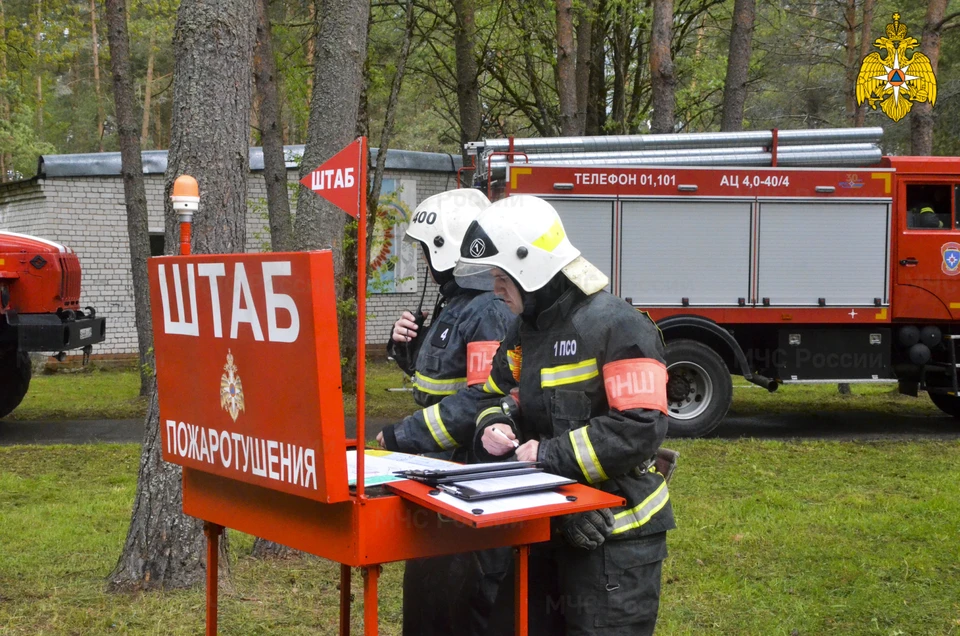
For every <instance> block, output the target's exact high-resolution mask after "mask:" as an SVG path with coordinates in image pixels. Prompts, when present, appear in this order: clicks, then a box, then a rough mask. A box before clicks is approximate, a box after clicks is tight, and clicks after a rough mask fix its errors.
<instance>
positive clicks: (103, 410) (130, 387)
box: [9, 370, 147, 420]
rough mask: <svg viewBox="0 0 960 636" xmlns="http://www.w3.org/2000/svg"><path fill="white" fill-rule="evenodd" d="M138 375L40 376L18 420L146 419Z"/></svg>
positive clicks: (18, 411) (14, 415) (20, 408)
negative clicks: (144, 417)
mask: <svg viewBox="0 0 960 636" xmlns="http://www.w3.org/2000/svg"><path fill="white" fill-rule="evenodd" d="M139 392H140V374H139V372H137V371H99V370H90V371H82V372H61V373H55V374H53V375H36V376H34V377H33V379H32V380H31V381H30V390H29V391H27V395H26V396H25V397H24V398H23V402H21V403H20V406H18V407H17V408H16V410H15V411H14V412H13V413H12V414H11V415H10V416H9V417H10V418H12V419H18V420H60V419H66V420H73V419H101V418H102V419H128V418H136V417H143V415H144V413H146V409H147V401H146V398H140V397H139Z"/></svg>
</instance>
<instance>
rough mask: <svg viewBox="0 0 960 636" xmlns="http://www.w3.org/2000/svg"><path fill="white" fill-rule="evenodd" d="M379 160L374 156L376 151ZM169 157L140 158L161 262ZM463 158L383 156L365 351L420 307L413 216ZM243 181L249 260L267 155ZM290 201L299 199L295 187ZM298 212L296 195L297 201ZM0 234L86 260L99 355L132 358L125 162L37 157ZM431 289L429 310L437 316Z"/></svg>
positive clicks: (260, 232)
mask: <svg viewBox="0 0 960 636" xmlns="http://www.w3.org/2000/svg"><path fill="white" fill-rule="evenodd" d="M285 150H286V152H287V156H288V159H289V162H288V164H287V169H288V171H287V174H288V178H289V180H290V182H291V183H294V184H296V182H297V177H298V168H297V158H298V156H299V155H302V153H303V146H287V147H286V149H285ZM372 154H373V158H374V159H375V156H376V149H373V150H372ZM166 165H167V153H166V151H148V152H144V153H143V168H144V176H145V181H146V183H145V186H146V193H147V208H148V212H149V229H150V239H151V250H152V251H153V252H154V253H155V254H162V253H163V198H162V197H163V179H164V177H163V173H164V170H165V169H166ZM459 167H460V157H459V156H453V155H449V154H442V153H426V152H412V151H404V150H390V151H388V153H387V163H386V171H385V173H384V184H383V190H382V191H383V195H382V197H381V204H382V205H381V209H386V210H388V212H389V217H388V218H387V219H386V220H385V221H382V222H378V223H377V227H376V230H375V234H374V245H373V249H372V250H371V252H372V254H371V261H372V263H371V264H372V265H373V266H374V269H373V272H374V273H373V281H372V282H371V284H370V288H369V295H368V301H367V308H368V322H367V342H368V343H369V344H371V345H380V344H384V343H386V341H387V338H388V336H389V333H390V328H391V326H392V325H393V322H394V320H396V317H397V316H398V315H399V313H400V312H401V311H402V310H403V309H413V308H416V306H417V303H418V302H419V300H420V294H421V291H422V285H423V284H424V277H425V276H426V277H429V274H428V273H427V272H426V269H425V264H424V263H423V259H422V258H420V257H419V256H418V251H417V250H416V249H414V248H413V247H412V246H408V245H403V244H402V242H401V240H400V239H401V238H402V236H403V230H404V228H405V224H404V223H403V215H404V214H405V213H406V214H409V212H410V211H412V210H413V209H414V208H415V207H416V206H417V204H419V203H420V202H421V201H422V200H423V199H425V198H426V197H428V196H431V195H433V194H436V193H438V192H443V191H444V190H449V189H452V188H455V187H457V172H456V171H457V169H458V168H459ZM250 168H251V171H250V177H249V179H248V182H247V201H248V208H247V209H248V212H247V251H248V252H256V251H260V250H262V249H264V247H265V246H269V244H270V230H269V227H268V224H267V216H266V188H265V186H264V181H263V153H262V151H261V149H260V148H252V149H251V150H250ZM291 192H292V193H294V195H295V193H296V189H295V188H292V189H291ZM291 203H292V205H291V209H292V210H294V211H295V206H296V196H293V197H292V199H291ZM0 229H4V230H9V231H12V232H20V233H23V234H33V235H35V236H39V237H42V238H46V239H50V240H53V241H58V242H61V243H63V244H65V245H68V246H69V247H71V248H72V249H73V250H74V251H76V252H77V254H78V256H79V257H80V264H81V266H82V267H83V283H82V285H83V292H82V297H81V299H80V302H81V305H82V306H91V307H95V308H96V309H97V311H98V312H99V314H100V315H102V316H105V317H107V339H106V341H105V342H103V343H102V344H100V345H97V346H96V347H95V348H94V356H95V357H96V356H106V355H125V354H135V353H136V351H137V333H136V327H135V324H134V306H133V283H132V277H131V274H130V247H129V242H128V239H127V223H126V207H125V205H124V198H123V183H122V179H121V177H120V153H96V154H83V155H47V156H43V157H41V158H40V162H39V167H38V171H37V175H36V176H35V177H33V178H31V179H26V180H23V181H15V182H11V183H3V184H0ZM434 298H435V286H434V285H433V281H429V282H428V290H427V296H426V300H425V301H424V305H425V306H426V308H427V309H428V310H429V309H432V307H433V299H434Z"/></svg>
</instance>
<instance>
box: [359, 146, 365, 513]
mask: <svg viewBox="0 0 960 636" xmlns="http://www.w3.org/2000/svg"><path fill="white" fill-rule="evenodd" d="M359 141H360V143H359V146H360V161H359V164H360V175H359V178H358V179H357V180H358V181H359V184H358V186H359V188H358V189H359V190H360V199H359V201H358V205H359V206H360V210H359V214H358V215H357V498H358V499H359V500H360V501H361V502H362V501H363V500H364V499H366V495H364V492H363V490H364V488H363V487H364V481H365V478H364V475H365V473H364V467H363V464H364V448H365V447H366V434H365V430H364V428H365V426H364V424H365V422H364V406H365V404H364V402H365V397H366V396H365V387H366V382H365V379H366V366H367V365H366V361H367V360H366V359H367V342H366V340H367V338H366V332H367V320H366V318H367V138H366V137H360V139H359Z"/></svg>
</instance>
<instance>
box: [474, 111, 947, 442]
mask: <svg viewBox="0 0 960 636" xmlns="http://www.w3.org/2000/svg"><path fill="white" fill-rule="evenodd" d="M881 133H882V130H881V129H840V130H826V131H823V130H820V131H817V130H804V131H759V132H746V133H713V134H702V135H643V136H640V139H641V140H640V141H639V142H636V141H631V138H626V137H620V138H613V140H612V141H609V142H604V141H603V140H604V139H605V138H602V137H597V138H572V139H571V138H558V139H548V140H508V141H503V140H498V141H497V142H495V143H491V142H489V141H488V142H476V143H475V144H474V147H473V150H474V151H475V152H477V154H478V157H479V158H480V159H481V160H480V161H478V164H477V165H478V167H480V168H481V169H480V170H479V172H480V178H481V179H482V180H484V181H485V185H487V186H488V187H489V188H491V189H492V190H494V193H495V194H497V193H499V195H500V196H511V195H515V194H521V193H522V194H532V195H537V196H540V197H542V198H545V199H547V200H548V201H550V202H551V203H552V204H553V205H554V206H555V207H556V209H557V210H558V211H559V213H560V216H561V218H562V220H563V223H564V226H565V228H566V230H567V234H568V235H569V236H570V238H571V240H572V242H573V243H574V245H575V246H577V247H578V248H579V249H580V250H581V252H582V253H583V255H584V256H585V257H586V258H587V259H588V260H590V261H591V262H592V263H594V264H596V265H597V266H598V267H599V268H600V269H602V270H603V271H604V272H605V273H606V274H607V275H608V276H609V278H610V285H609V287H608V290H609V291H610V292H612V293H614V294H616V295H618V296H620V297H622V298H624V299H625V300H626V301H627V302H629V303H631V304H632V305H633V306H634V307H636V308H637V309H640V310H643V311H646V312H648V313H649V314H650V315H651V316H652V317H653V318H654V320H656V321H657V324H658V325H659V327H660V330H661V332H662V333H663V337H664V340H665V343H666V361H667V366H668V369H669V382H668V387H667V393H668V401H669V409H670V434H671V435H673V436H689V437H697V436H701V435H705V434H707V433H709V432H710V431H712V430H713V429H714V428H715V427H716V426H717V425H718V424H719V423H720V421H721V420H722V419H723V417H724V416H725V414H726V413H727V410H728V408H729V406H730V403H731V399H732V383H731V374H733V375H740V376H742V377H743V378H745V379H746V380H748V381H749V382H752V383H754V384H757V385H759V386H761V387H763V388H765V389H767V390H769V391H774V390H776V388H777V387H778V386H779V385H780V384H791V383H853V382H898V383H899V388H900V391H901V392H902V393H907V394H910V395H914V396H916V395H918V392H919V391H920V390H924V391H926V392H927V393H928V394H929V396H930V399H931V400H932V401H933V403H934V404H935V405H936V406H937V407H939V408H940V409H941V410H943V411H944V412H946V413H948V414H950V415H952V416H954V417H960V397H958V395H960V392H958V379H957V367H958V360H957V358H958V354H957V349H956V346H955V345H956V342H957V340H958V339H960V322H958V321H960V210H958V202H960V158H956V157H882V156H881V153H880V150H879V148H878V146H877V142H878V141H879V137H880V134H881ZM498 144H499V145H498ZM604 144H605V145H604ZM631 144H632V145H631ZM638 144H639V145H638ZM644 144H645V145H644Z"/></svg>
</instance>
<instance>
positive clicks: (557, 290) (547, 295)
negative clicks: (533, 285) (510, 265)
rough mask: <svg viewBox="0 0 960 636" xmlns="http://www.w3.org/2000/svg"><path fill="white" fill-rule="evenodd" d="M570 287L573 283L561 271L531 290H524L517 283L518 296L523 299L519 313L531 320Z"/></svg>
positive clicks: (550, 305) (551, 304)
mask: <svg viewBox="0 0 960 636" xmlns="http://www.w3.org/2000/svg"><path fill="white" fill-rule="evenodd" d="M514 283H515V284H516V280H514ZM571 287H573V283H571V282H570V280H569V279H568V278H567V277H566V276H565V275H564V274H563V272H558V273H557V274H555V275H554V277H553V278H551V279H550V281H549V282H548V283H547V284H546V285H544V286H543V287H541V288H540V289H535V290H534V291H532V292H528V291H524V290H523V287H521V286H520V285H517V289H518V290H520V298H521V299H523V312H522V313H521V315H522V316H523V318H524V319H525V320H527V321H528V322H533V321H534V320H536V319H537V317H538V316H539V315H540V314H541V313H543V312H544V310H546V309H548V308H550V307H552V306H553V304H554V303H556V302H557V300H558V299H559V298H560V296H562V295H563V294H564V293H565V292H566V291H567V290H568V289H570V288H571Z"/></svg>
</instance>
